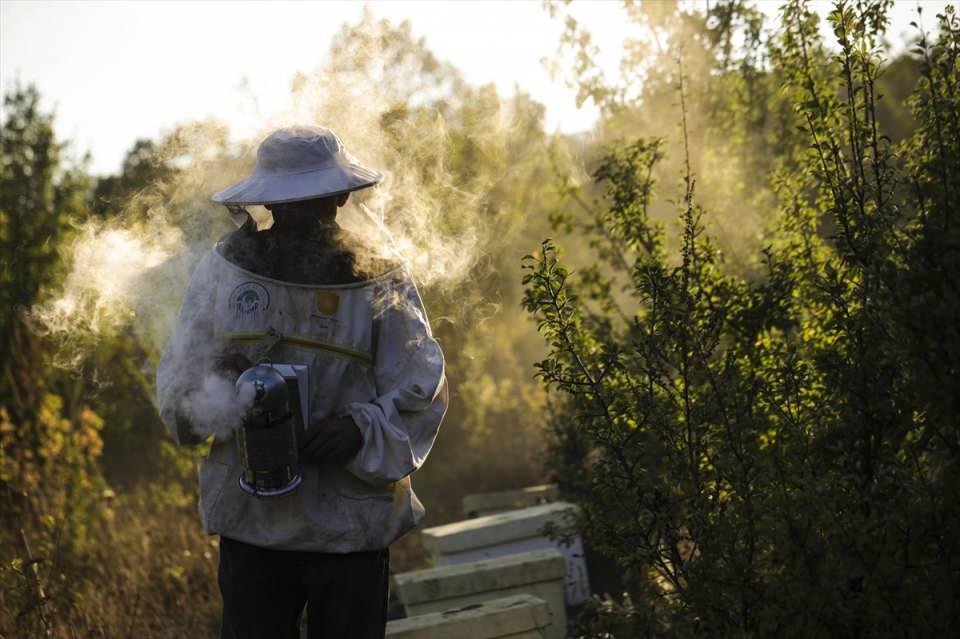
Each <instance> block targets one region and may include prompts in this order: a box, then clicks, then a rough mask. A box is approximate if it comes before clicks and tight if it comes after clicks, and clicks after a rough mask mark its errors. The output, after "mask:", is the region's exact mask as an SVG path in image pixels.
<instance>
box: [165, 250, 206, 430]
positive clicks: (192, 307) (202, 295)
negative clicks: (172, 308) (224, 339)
mask: <svg viewBox="0 0 960 639" xmlns="http://www.w3.org/2000/svg"><path fill="white" fill-rule="evenodd" d="M212 262H213V256H212V254H210V253H208V254H207V255H206V256H205V257H204V258H203V259H202V260H200V263H199V264H198V265H197V268H196V269H195V270H194V272H193V275H192V277H191V278H190V285H189V286H188V287H187V292H186V294H185V295H184V298H183V304H182V306H181V307H180V316H179V319H178V321H177V325H176V327H175V328H174V330H173V333H172V334H171V335H170V338H169V339H168V340H167V344H166V346H165V347H164V349H163V354H162V355H161V356H160V363H159V364H158V366H157V404H158V406H159V409H160V420H161V421H162V422H163V424H164V426H166V427H167V430H168V431H170V434H171V435H172V436H173V439H174V441H176V443H177V444H178V445H182V444H199V443H201V442H202V441H203V440H204V439H205V438H206V435H201V434H198V433H197V432H196V430H195V428H194V426H193V425H192V424H191V421H190V418H189V417H188V415H189V414H190V411H189V410H187V402H188V398H189V396H190V394H191V393H192V392H195V391H196V390H197V389H200V388H201V386H202V384H203V380H204V379H205V378H206V377H207V376H208V375H210V373H211V372H212V371H213V367H214V363H215V357H214V353H213V305H214V300H215V299H216V294H215V291H214V290H213V283H214V278H213V272H212V267H213V263H212Z"/></svg>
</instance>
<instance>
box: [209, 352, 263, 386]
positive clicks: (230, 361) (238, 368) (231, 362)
mask: <svg viewBox="0 0 960 639" xmlns="http://www.w3.org/2000/svg"><path fill="white" fill-rule="evenodd" d="M251 366H253V362H251V361H250V360H249V359H247V356H246V355H244V354H243V353H224V354H222V355H220V356H219V357H217V358H216V360H215V361H214V364H213V369H214V370H215V371H216V372H217V373H219V374H220V375H222V376H224V377H226V378H227V379H229V380H233V381H236V379H237V378H238V377H240V374H241V373H243V371H245V370H247V369H248V368H250V367H251Z"/></svg>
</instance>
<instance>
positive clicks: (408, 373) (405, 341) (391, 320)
mask: <svg viewBox="0 0 960 639" xmlns="http://www.w3.org/2000/svg"><path fill="white" fill-rule="evenodd" d="M392 298H393V299H390V300H388V301H387V302H386V304H387V308H386V309H385V310H384V311H383V312H382V313H380V314H379V316H378V317H377V319H376V320H375V330H374V337H375V340H376V354H375V359H374V362H375V363H374V366H375V373H376V382H377V395H378V397H377V398H376V399H374V400H373V401H371V402H355V403H352V404H349V405H347V407H346V409H347V413H348V414H349V415H350V416H351V417H352V418H353V421H354V422H356V424H357V426H358V427H359V428H360V431H361V432H362V433H363V447H362V448H361V449H360V452H359V453H357V455H356V457H354V458H353V459H352V460H351V461H350V462H349V463H348V464H347V465H346V469H347V470H348V471H349V472H350V473H352V474H353V475H355V476H356V477H358V478H360V479H362V480H365V481H368V482H371V483H377V482H384V481H398V480H400V479H402V478H404V477H406V476H407V475H409V474H410V473H412V472H414V471H415V470H417V469H418V468H420V466H421V465H422V464H423V462H424V460H425V459H426V458H427V454H428V453H429V452H430V449H431V448H432V447H433V442H434V440H435V439H436V437H437V431H438V430H439V428H440V422H441V421H442V420H443V416H444V414H445V413H446V410H447V403H448V392H447V383H446V376H445V374H444V361H443V353H442V352H441V350H440V345H439V344H438V343H437V341H436V340H435V339H433V335H432V333H431V331H430V324H429V322H428V320H427V314H426V311H425V310H424V308H423V302H422V301H421V299H420V295H419V293H418V292H417V288H416V286H415V285H414V284H413V282H412V281H409V280H406V281H404V282H402V283H401V284H400V286H399V287H397V288H395V289H393V292H392Z"/></svg>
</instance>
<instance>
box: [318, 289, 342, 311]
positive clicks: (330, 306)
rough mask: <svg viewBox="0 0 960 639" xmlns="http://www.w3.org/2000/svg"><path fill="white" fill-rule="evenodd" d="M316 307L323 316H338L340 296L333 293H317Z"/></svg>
mask: <svg viewBox="0 0 960 639" xmlns="http://www.w3.org/2000/svg"><path fill="white" fill-rule="evenodd" d="M316 307H317V311H319V312H320V314H321V315H336V313H337V309H338V308H339V307H340V296H339V295H337V294H336V293H334V292H332V291H320V292H319V293H317V299H316Z"/></svg>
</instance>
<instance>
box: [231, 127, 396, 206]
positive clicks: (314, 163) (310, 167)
mask: <svg viewBox="0 0 960 639" xmlns="http://www.w3.org/2000/svg"><path fill="white" fill-rule="evenodd" d="M382 179H383V174H382V173H380V172H379V171H374V170H373V169H368V168H366V167H365V166H363V165H362V164H360V162H359V161H358V160H357V159H356V158H355V157H353V156H352V155H350V154H349V153H347V150H346V149H345V148H344V147H343V143H341V142H340V138H338V137H337V135H336V134H335V133H334V132H333V131H331V130H330V129H327V128H324V127H321V126H291V127H287V128H284V129H280V130H278V131H274V132H273V133H271V134H270V135H269V136H267V138H266V139H265V140H264V141H263V142H261V143H260V147H259V148H258V149H257V165H256V167H255V168H254V169H253V173H251V174H250V176H249V177H247V178H246V179H245V180H241V181H240V182H237V183H236V184H232V185H230V186H228V187H227V188H225V189H223V190H221V191H217V192H216V193H214V194H213V201H214V202H217V203H218V204H224V205H227V206H243V205H247V204H280V203H281V202H297V201H300V200H311V199H313V198H318V197H328V196H331V195H339V194H342V193H349V192H350V191H356V190H359V189H363V188H366V187H368V186H373V185H374V184H377V183H379V182H380V181H381V180H382Z"/></svg>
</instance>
